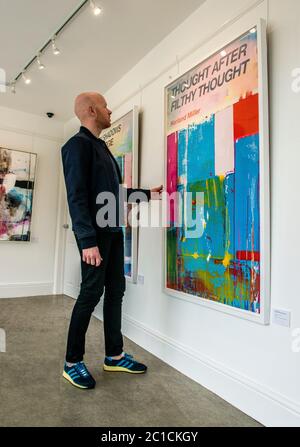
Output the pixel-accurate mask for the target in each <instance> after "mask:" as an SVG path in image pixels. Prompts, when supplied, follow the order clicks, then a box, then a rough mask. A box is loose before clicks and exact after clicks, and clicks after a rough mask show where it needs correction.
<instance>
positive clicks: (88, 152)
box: [61, 126, 150, 249]
mask: <svg viewBox="0 0 300 447" xmlns="http://www.w3.org/2000/svg"><path fill="white" fill-rule="evenodd" d="M61 152H62V162H63V170H64V176H65V183H66V189H67V198H68V205H69V211H70V216H71V219H72V230H73V231H74V233H75V234H76V236H77V238H78V239H79V243H80V246H81V248H82V249H84V248H90V247H95V246H96V245H97V238H96V236H97V233H98V232H101V231H115V230H116V228H110V227H106V228H100V227H98V225H97V222H96V215H97V212H98V210H99V209H100V208H101V206H103V205H97V204H96V197H97V195H98V194H99V193H100V192H105V191H108V192H111V193H113V194H114V196H115V197H116V199H118V198H117V194H118V191H119V184H121V183H122V177H121V172H120V168H119V165H118V163H117V162H116V160H115V158H114V156H113V155H112V153H111V152H110V150H109V149H108V147H107V145H106V144H105V142H104V141H103V140H101V139H100V138H97V137H95V136H94V135H93V134H92V133H91V132H90V131H89V130H88V129H87V128H86V127H83V126H81V127H80V131H79V132H78V133H77V134H76V135H74V136H73V137H72V138H70V139H69V141H67V143H66V144H65V145H64V146H63V147H62V149H61ZM113 163H114V165H115V167H114V165H113ZM136 191H140V192H144V193H145V194H146V196H147V200H150V190H148V189H129V188H128V189H127V195H128V196H129V195H130V194H131V193H132V192H136Z"/></svg>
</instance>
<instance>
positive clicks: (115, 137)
mask: <svg viewBox="0 0 300 447" xmlns="http://www.w3.org/2000/svg"><path fill="white" fill-rule="evenodd" d="M137 123H138V110H137V108H134V109H133V110H131V111H130V112H129V113H127V114H126V115H124V116H123V117H122V118H120V119H119V120H118V121H115V122H114V123H113V124H112V126H111V127H110V128H109V129H108V130H107V131H105V132H104V133H103V134H102V135H101V138H102V139H103V140H104V141H105V142H106V144H107V146H108V148H109V150H110V151H111V153H112V154H113V155H114V157H115V159H116V161H117V163H118V165H119V168H120V171H121V174H122V180H123V184H124V185H125V186H126V187H127V188H134V187H136V185H135V183H136V179H135V177H136V172H135V171H136V166H137V153H136V147H137V132H138V128H137ZM130 211H131V206H130V204H125V212H126V213H130ZM136 231H137V229H135V228H132V227H131V226H130V223H129V221H128V224H127V226H126V227H124V228H123V232H124V252H125V265H124V268H125V276H126V277H127V278H129V279H131V280H132V281H135V279H136V271H137V268H136V251H137V248H136V244H137V234H136Z"/></svg>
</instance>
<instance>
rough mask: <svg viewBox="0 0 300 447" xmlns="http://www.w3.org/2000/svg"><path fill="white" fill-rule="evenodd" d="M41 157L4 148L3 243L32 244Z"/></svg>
mask: <svg viewBox="0 0 300 447" xmlns="http://www.w3.org/2000/svg"><path fill="white" fill-rule="evenodd" d="M36 163H37V155H36V154H34V153H31V152H22V151H18V150H13V149H6V148H2V147H0V241H23V242H28V241H30V229H31V219H32V202H33V191H34V183H35V172H36Z"/></svg>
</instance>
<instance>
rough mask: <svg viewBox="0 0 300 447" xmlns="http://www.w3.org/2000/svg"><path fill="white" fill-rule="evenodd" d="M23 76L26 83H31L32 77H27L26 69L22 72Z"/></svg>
mask: <svg viewBox="0 0 300 447" xmlns="http://www.w3.org/2000/svg"><path fill="white" fill-rule="evenodd" d="M22 78H23V81H24V82H25V84H27V85H28V84H30V83H31V79H29V78H27V77H26V76H25V73H24V71H23V73H22Z"/></svg>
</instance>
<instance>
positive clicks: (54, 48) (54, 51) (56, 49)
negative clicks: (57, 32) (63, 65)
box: [51, 37, 60, 55]
mask: <svg viewBox="0 0 300 447" xmlns="http://www.w3.org/2000/svg"><path fill="white" fill-rule="evenodd" d="M51 40H52V50H53V54H55V55H58V54H59V53H60V51H59V49H58V48H57V46H56V43H55V37H53V39H51Z"/></svg>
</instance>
